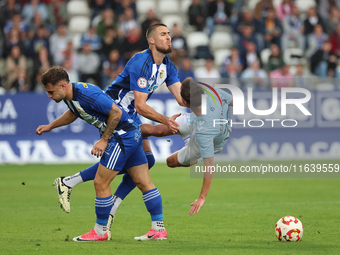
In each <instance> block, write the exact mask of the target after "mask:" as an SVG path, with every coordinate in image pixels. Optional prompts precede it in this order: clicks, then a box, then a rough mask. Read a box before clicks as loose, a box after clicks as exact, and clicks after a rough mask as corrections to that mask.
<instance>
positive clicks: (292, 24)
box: [281, 6, 305, 51]
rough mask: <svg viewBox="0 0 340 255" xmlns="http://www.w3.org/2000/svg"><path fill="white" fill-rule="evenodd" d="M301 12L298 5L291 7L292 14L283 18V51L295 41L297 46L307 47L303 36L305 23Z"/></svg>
mask: <svg viewBox="0 0 340 255" xmlns="http://www.w3.org/2000/svg"><path fill="white" fill-rule="evenodd" d="M299 16H300V12H299V8H298V7H297V6H293V7H292V8H291V13H290V15H288V16H286V17H285V18H284V19H283V31H284V33H283V35H282V40H281V43H282V51H285V50H287V49H288V48H289V42H290V41H294V42H295V43H296V44H297V46H298V47H299V48H300V49H302V50H304V49H305V37H304V36H303V25H302V22H301V20H300V17H299Z"/></svg>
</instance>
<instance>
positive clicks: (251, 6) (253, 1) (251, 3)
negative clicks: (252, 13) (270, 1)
mask: <svg viewBox="0 0 340 255" xmlns="http://www.w3.org/2000/svg"><path fill="white" fill-rule="evenodd" d="M260 1H261V0H249V2H248V8H249V9H250V10H254V9H255V6H256V4H257V3H258V2H260Z"/></svg>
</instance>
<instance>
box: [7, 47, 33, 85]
mask: <svg viewBox="0 0 340 255" xmlns="http://www.w3.org/2000/svg"><path fill="white" fill-rule="evenodd" d="M26 72H27V59H26V57H25V56H24V55H23V54H21V50H20V48H19V46H14V47H13V48H12V49H11V53H10V55H9V56H8V57H7V59H6V73H7V83H6V85H5V89H6V90H7V91H27V90H28V85H27V82H26V80H25V79H26Z"/></svg>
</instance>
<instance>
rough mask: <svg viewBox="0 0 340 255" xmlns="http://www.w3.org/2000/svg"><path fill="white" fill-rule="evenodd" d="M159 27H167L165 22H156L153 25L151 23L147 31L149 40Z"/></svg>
mask: <svg viewBox="0 0 340 255" xmlns="http://www.w3.org/2000/svg"><path fill="white" fill-rule="evenodd" d="M157 27H167V26H166V25H165V24H163V23H160V22H159V23H155V24H153V25H151V26H150V27H149V28H148V30H147V31H146V39H147V40H148V39H149V38H150V37H151V34H152V32H153V31H155V30H156V28H157Z"/></svg>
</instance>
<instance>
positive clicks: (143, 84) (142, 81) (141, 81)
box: [137, 77, 147, 89]
mask: <svg viewBox="0 0 340 255" xmlns="http://www.w3.org/2000/svg"><path fill="white" fill-rule="evenodd" d="M137 84H138V86H139V87H140V88H142V89H144V88H145V87H146V85H147V81H146V79H145V78H143V77H141V78H139V79H138V81H137Z"/></svg>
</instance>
